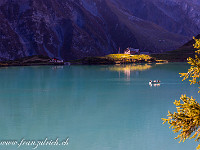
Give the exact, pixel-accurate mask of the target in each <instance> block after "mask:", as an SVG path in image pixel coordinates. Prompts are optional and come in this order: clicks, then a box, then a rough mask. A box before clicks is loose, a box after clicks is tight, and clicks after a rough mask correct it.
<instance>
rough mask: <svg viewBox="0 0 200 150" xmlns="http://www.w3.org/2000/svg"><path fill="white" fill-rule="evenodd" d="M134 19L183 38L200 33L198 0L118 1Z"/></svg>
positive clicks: (199, 4) (199, 3)
mask: <svg viewBox="0 0 200 150" xmlns="http://www.w3.org/2000/svg"><path fill="white" fill-rule="evenodd" d="M118 2H119V3H120V4H122V5H123V7H125V8H127V9H128V10H130V11H131V12H132V14H133V15H134V16H136V17H139V18H141V19H144V20H148V21H150V22H153V23H155V24H157V25H159V26H161V27H163V28H165V29H166V30H168V31H170V32H173V33H178V34H181V35H185V36H196V35H197V34H198V33H199V32H200V1H199V0H118Z"/></svg>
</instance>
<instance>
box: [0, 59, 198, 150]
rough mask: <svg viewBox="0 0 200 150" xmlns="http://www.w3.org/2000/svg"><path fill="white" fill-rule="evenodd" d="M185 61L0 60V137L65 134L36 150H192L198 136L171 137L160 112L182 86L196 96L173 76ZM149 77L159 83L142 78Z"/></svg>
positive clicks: (184, 69) (182, 69)
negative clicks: (5, 63)
mask: <svg viewBox="0 0 200 150" xmlns="http://www.w3.org/2000/svg"><path fill="white" fill-rule="evenodd" d="M188 68H189V65H187V64H186V63H169V64H153V65H149V64H145V65H144V64H143V65H132V66H131V65H127V66H32V67H9V68H0V118H1V121H0V141H1V142H2V141H3V140H16V141H18V143H19V142H20V141H21V140H22V139H25V140H27V141H28V140H44V139H45V138H47V139H48V140H50V139H52V140H56V139H57V138H58V140H59V142H61V141H63V140H65V139H67V138H68V140H67V143H68V145H65V146H63V145H62V146H61V145H59V146H58V145H57V146H38V148H37V149H38V150H64V149H65V150H189V149H190V150H195V148H196V147H197V145H198V143H197V142H194V140H186V142H184V143H178V142H179V140H174V137H175V136H176V134H174V133H173V132H172V130H171V129H169V126H168V125H167V124H165V125H163V124H162V120H161V118H163V117H166V115H167V111H168V110H170V111H172V112H173V111H175V106H174V104H173V102H174V100H175V99H177V100H178V99H179V98H180V96H181V94H187V96H194V98H198V94H197V91H198V88H197V86H195V85H192V86H189V82H188V81H184V82H182V81H181V78H180V77H179V76H180V75H179V74H178V73H179V72H187V69H188ZM156 79H159V80H161V81H162V83H161V84H160V86H149V84H148V82H149V80H156ZM33 147H34V146H30V145H29V146H27V145H26V146H25V145H22V146H20V147H19V148H18V149H23V150H24V149H26V150H28V149H32V148H33ZM0 149H1V150H11V149H12V150H16V149H17V145H12V146H5V145H4V146H3V145H0Z"/></svg>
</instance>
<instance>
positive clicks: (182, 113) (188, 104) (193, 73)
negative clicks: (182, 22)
mask: <svg viewBox="0 0 200 150" xmlns="http://www.w3.org/2000/svg"><path fill="white" fill-rule="evenodd" d="M194 40H195V44H194V47H195V48H196V49H197V51H196V53H197V54H196V55H195V58H188V63H189V64H190V65H191V67H190V69H188V72H187V73H180V74H181V77H183V80H186V79H187V78H190V80H189V81H190V83H191V84H196V83H197V84H200V81H199V77H200V58H199V56H198V55H199V54H200V39H195V38H194ZM199 93H200V90H199ZM174 104H175V105H176V108H177V112H174V113H171V112H169V111H168V115H167V116H168V118H167V119H165V118H162V120H163V124H164V123H166V122H167V123H168V124H169V125H170V128H172V129H173V131H174V133H178V132H179V135H178V136H177V137H176V138H175V139H180V142H181V141H182V142H184V141H185V140H186V139H188V138H190V139H192V138H195V141H199V140H200V104H199V103H198V102H197V101H196V100H195V99H194V98H193V97H191V98H190V97H187V96H186V95H182V96H181V97H180V100H179V101H177V100H175V102H174ZM197 149H200V144H199V145H198V146H197Z"/></svg>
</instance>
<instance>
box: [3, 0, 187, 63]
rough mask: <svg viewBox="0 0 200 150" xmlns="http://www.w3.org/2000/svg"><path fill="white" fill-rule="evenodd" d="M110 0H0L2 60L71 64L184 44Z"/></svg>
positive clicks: (178, 36) (181, 37)
mask: <svg viewBox="0 0 200 150" xmlns="http://www.w3.org/2000/svg"><path fill="white" fill-rule="evenodd" d="M119 4H120V3H119V2H118V1H114V0H12V1H11V0H4V1H0V21H1V23H0V58H1V59H2V60H3V59H16V58H20V57H25V56H31V55H46V56H49V57H58V58H60V59H65V60H70V59H76V58H83V57H86V56H101V55H106V54H110V53H116V52H118V48H119V47H120V48H121V49H125V48H126V47H128V46H131V47H134V48H140V49H141V50H142V51H150V52H163V51H166V50H172V49H175V48H177V47H179V46H180V45H182V43H183V42H184V41H185V40H187V39H188V37H187V36H183V35H180V34H175V33H172V32H171V31H170V32H169V30H166V29H164V28H163V27H161V26H158V25H156V24H155V23H152V22H150V21H149V20H148V19H147V21H145V20H144V19H141V18H139V17H136V16H134V14H132V12H131V11H130V10H128V9H126V8H125V7H123V6H122V5H119Z"/></svg>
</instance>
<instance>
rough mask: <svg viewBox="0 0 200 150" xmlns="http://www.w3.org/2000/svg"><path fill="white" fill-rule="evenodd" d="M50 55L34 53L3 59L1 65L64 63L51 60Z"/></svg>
mask: <svg viewBox="0 0 200 150" xmlns="http://www.w3.org/2000/svg"><path fill="white" fill-rule="evenodd" d="M50 60H51V58H50V57H48V56H42V55H34V56H29V57H24V58H21V59H17V60H11V61H2V62H0V66H34V65H64V63H63V62H50Z"/></svg>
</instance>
